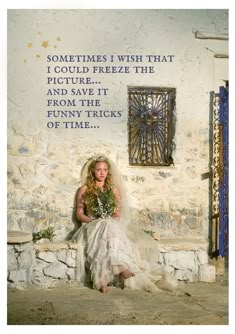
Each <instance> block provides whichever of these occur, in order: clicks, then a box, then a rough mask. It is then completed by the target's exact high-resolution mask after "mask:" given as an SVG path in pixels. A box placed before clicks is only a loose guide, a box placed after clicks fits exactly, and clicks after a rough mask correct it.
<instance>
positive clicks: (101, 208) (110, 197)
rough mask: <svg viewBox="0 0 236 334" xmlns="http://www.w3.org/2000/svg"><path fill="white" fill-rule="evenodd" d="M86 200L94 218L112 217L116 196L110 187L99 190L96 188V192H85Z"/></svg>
mask: <svg viewBox="0 0 236 334" xmlns="http://www.w3.org/2000/svg"><path fill="white" fill-rule="evenodd" d="M86 201H87V203H88V204H89V207H90V208H91V209H92V211H93V213H94V215H95V217H96V218H106V217H112V216H113V215H114V213H115V211H116V206H117V203H116V197H115V194H114V192H113V190H112V189H109V190H107V191H101V190H100V189H99V188H97V192H96V193H92V192H89V193H88V194H87V197H86Z"/></svg>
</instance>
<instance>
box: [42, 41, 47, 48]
mask: <svg viewBox="0 0 236 334" xmlns="http://www.w3.org/2000/svg"><path fill="white" fill-rule="evenodd" d="M41 46H42V47H43V48H45V49H46V48H47V47H49V43H48V41H43V42H42V45H41Z"/></svg>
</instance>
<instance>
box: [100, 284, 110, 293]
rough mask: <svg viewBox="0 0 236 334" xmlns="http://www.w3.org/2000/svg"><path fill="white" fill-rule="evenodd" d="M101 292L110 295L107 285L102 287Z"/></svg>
mask: <svg viewBox="0 0 236 334" xmlns="http://www.w3.org/2000/svg"><path fill="white" fill-rule="evenodd" d="M100 291H101V292H102V293H108V292H109V291H110V289H109V288H108V286H107V285H104V286H102V287H101V289H100Z"/></svg>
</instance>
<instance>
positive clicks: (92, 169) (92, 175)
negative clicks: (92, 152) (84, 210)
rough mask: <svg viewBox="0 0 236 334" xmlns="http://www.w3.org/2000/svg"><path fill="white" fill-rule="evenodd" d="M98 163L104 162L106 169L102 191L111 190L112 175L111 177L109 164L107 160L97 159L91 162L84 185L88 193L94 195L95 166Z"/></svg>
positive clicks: (103, 158)
mask: <svg viewBox="0 0 236 334" xmlns="http://www.w3.org/2000/svg"><path fill="white" fill-rule="evenodd" d="M99 162H105V163H106V164H107V167H108V174H107V177H106V179H105V183H104V189H105V190H109V189H111V188H112V175H111V166H110V163H109V160H108V159H107V158H105V157H102V156H101V157H98V158H96V159H95V160H93V161H92V162H91V164H90V165H89V167H88V174H87V178H86V185H87V188H88V192H95V193H96V177H95V168H96V164H97V163H99Z"/></svg>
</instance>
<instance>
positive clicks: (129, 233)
mask: <svg viewBox="0 0 236 334" xmlns="http://www.w3.org/2000/svg"><path fill="white" fill-rule="evenodd" d="M82 172H83V173H82V174H83V175H84V176H86V179H85V182H84V184H83V185H82V186H81V188H80V189H79V191H78V195H77V218H78V220H79V221H81V222H82V223H83V224H82V227H81V228H80V229H79V230H78V231H77V232H76V234H75V235H74V237H73V240H75V241H76V242H77V244H78V261H77V279H78V280H80V281H81V282H82V283H88V282H92V285H93V288H95V289H98V290H100V291H101V292H103V293H107V292H108V291H109V288H108V285H112V284H119V285H120V284H123V286H126V287H129V288H133V289H145V290H147V291H156V290H158V288H157V286H156V285H155V283H156V282H157V281H158V280H160V278H161V273H160V271H158V272H155V273H151V270H150V268H151V267H152V269H153V266H154V265H155V266H156V267H158V249H157V245H156V243H155V241H154V240H153V239H152V238H151V237H150V236H148V237H147V236H146V235H145V233H143V232H140V231H138V230H135V229H134V228H133V227H130V226H129V224H127V223H128V217H127V215H125V213H127V210H125V208H127V201H126V199H125V191H124V189H123V188H122V186H121V183H122V182H121V178H120V177H119V175H118V172H117V170H116V168H115V166H114V165H113V164H112V162H111V161H109V160H108V159H107V158H106V157H103V156H100V157H95V158H93V159H90V160H89V161H88V163H87V164H86V166H85V168H84V169H83V171H82ZM84 176H82V179H83V178H85V177H84ZM118 186H119V188H120V189H121V191H120V189H118ZM125 204H126V205H125ZM159 269H160V268H159Z"/></svg>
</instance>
